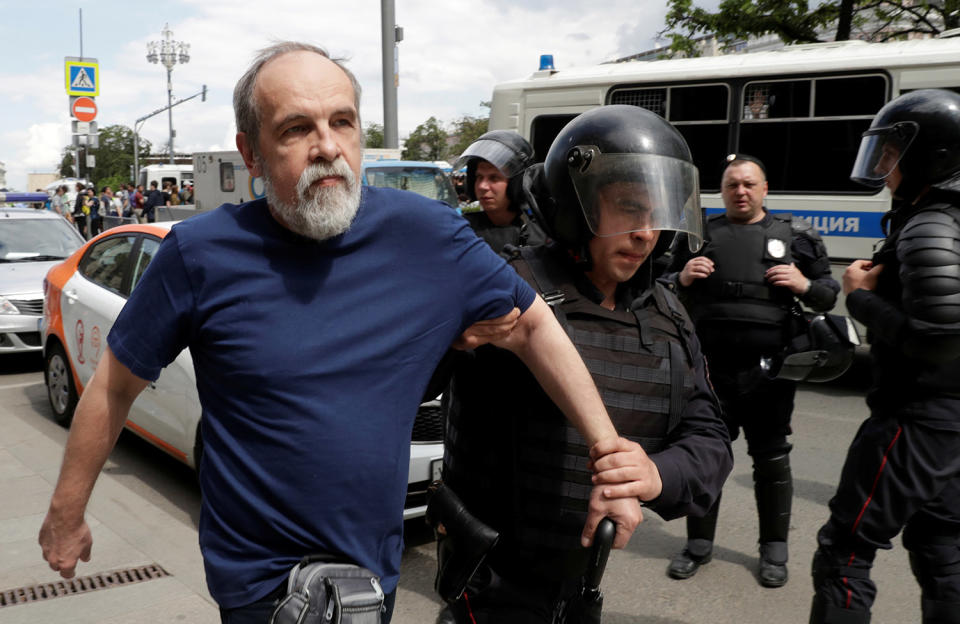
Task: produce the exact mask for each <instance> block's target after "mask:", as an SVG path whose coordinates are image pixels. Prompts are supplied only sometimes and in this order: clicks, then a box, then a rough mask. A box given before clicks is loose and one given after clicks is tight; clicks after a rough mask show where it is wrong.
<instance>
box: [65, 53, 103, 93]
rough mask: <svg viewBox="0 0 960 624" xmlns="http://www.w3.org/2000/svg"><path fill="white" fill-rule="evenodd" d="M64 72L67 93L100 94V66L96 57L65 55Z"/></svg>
mask: <svg viewBox="0 0 960 624" xmlns="http://www.w3.org/2000/svg"><path fill="white" fill-rule="evenodd" d="M64 73H65V75H66V80H67V95H93V96H96V95H100V68H99V65H98V63H97V60H96V59H89V58H85V59H83V60H81V59H78V58H72V57H67V59H66V60H65V65H64Z"/></svg>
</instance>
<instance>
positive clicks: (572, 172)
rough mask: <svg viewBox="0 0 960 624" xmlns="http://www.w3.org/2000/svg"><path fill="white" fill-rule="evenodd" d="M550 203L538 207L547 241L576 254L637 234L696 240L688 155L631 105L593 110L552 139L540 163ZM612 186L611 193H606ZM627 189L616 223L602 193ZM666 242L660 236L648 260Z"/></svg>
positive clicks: (695, 245)
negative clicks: (595, 241)
mask: <svg viewBox="0 0 960 624" xmlns="http://www.w3.org/2000/svg"><path fill="white" fill-rule="evenodd" d="M543 166H544V173H545V176H546V182H547V187H548V189H549V191H550V195H551V197H552V198H553V202H545V203H543V204H542V205H541V206H540V210H541V212H542V213H543V218H544V220H545V222H546V227H547V229H548V230H549V234H550V235H551V236H552V237H553V238H554V240H556V241H557V242H559V243H560V244H561V245H563V246H564V247H566V248H567V249H570V250H571V251H573V252H574V253H577V254H581V253H582V252H583V251H584V250H585V249H586V246H587V243H588V242H589V241H590V239H591V238H593V237H594V236H614V235H617V234H623V233H626V232H636V231H641V230H672V231H674V232H678V231H682V232H687V234H688V235H689V236H688V239H689V242H690V247H691V249H692V250H693V251H696V250H697V249H699V248H700V244H701V242H702V240H703V218H702V215H701V211H700V187H699V181H698V173H697V168H696V167H695V166H694V165H693V159H692V158H691V156H690V148H688V147H687V142H686V141H684V139H683V137H682V136H681V135H680V133H679V132H677V130H676V129H675V128H674V127H673V126H671V125H670V124H669V123H667V121H665V120H664V119H663V118H662V117H659V116H658V115H656V114H655V113H653V112H651V111H649V110H647V109H645V108H640V107H638V106H627V105H610V106H601V107H599V108H595V109H593V110H589V111H587V112H585V113H582V114H581V115H579V116H577V117H576V118H574V119H573V120H572V121H571V122H570V123H569V124H567V125H566V126H565V127H564V128H563V130H561V131H560V134H558V135H557V138H556V139H554V141H553V144H552V145H551V146H550V151H549V152H548V153H547V158H546V161H545V162H544V164H543ZM613 185H616V186H613ZM614 188H616V189H619V191H621V192H620V193H618V194H619V195H620V196H622V195H623V193H622V191H623V190H625V189H628V190H629V194H630V196H632V198H633V199H632V201H631V202H629V205H627V204H626V203H623V204H622V205H620V204H618V207H617V213H616V216H615V217H614V216H611V215H612V214H613V209H612V208H611V207H610V204H609V202H608V201H607V200H605V199H604V198H605V197H609V196H610V195H609V193H608V190H609V189H614ZM672 239H673V237H672V236H670V237H667V236H662V237H661V238H660V240H659V241H658V242H657V247H656V248H655V249H654V252H653V255H654V256H657V255H660V254H662V253H663V252H664V251H666V249H667V248H668V247H669V245H670V242H671V241H672Z"/></svg>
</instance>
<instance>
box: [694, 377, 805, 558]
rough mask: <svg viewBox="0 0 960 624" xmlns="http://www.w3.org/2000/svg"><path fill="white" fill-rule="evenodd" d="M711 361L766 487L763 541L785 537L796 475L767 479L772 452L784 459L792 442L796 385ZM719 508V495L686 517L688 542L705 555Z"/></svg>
mask: <svg viewBox="0 0 960 624" xmlns="http://www.w3.org/2000/svg"><path fill="white" fill-rule="evenodd" d="M758 359H759V358H758ZM708 363H709V365H710V374H711V378H712V380H713V385H714V389H715V390H716V392H717V397H718V398H719V399H720V405H721V407H722V408H723V415H722V416H723V420H724V423H726V425H727V430H728V431H729V432H730V439H731V440H735V439H737V437H739V435H740V431H741V430H743V436H744V438H746V440H747V453H748V454H749V455H750V456H751V457H752V458H753V461H754V468H755V469H754V480H755V482H756V484H757V487H758V492H761V494H758V497H757V506H758V512H759V513H760V516H761V517H760V529H761V531H760V532H761V539H760V541H761V542H765V541H786V538H787V536H786V532H787V529H786V527H785V526H782V525H784V524H786V525H789V517H790V507H791V505H790V499H791V496H792V492H793V490H792V481H790V479H789V477H788V476H787V477H784V476H782V475H781V476H778V477H776V478H775V479H774V480H773V481H772V482H770V483H767V481H769V479H767V478H766V473H767V472H768V471H767V470H765V469H763V468H764V466H765V462H768V460H770V459H772V458H777V457H782V459H781V460H780V461H781V462H785V461H786V458H785V457H783V456H786V455H788V454H789V453H790V450H791V449H792V448H793V447H792V446H791V445H790V443H789V442H787V436H789V435H790V434H791V433H792V429H791V428H790V418H791V416H792V415H793V403H794V397H795V395H796V392H797V385H796V383H794V382H792V381H787V380H782V379H767V378H764V377H762V376H760V375H759V371H756V370H753V371H742V370H741V371H738V370H737V369H735V368H731V367H726V366H723V363H722V362H721V363H720V364H721V365H720V366H716V365H715V364H714V362H713V361H712V360H710V361H708ZM758 467H759V468H760V470H757V468H758ZM786 470H787V471H789V468H786ZM758 479H759V480H758ZM719 513H720V498H719V497H718V498H717V501H716V502H715V503H714V504H713V507H711V508H710V511H709V512H707V514H706V516H704V517H695V516H688V517H687V548H688V550H690V552H692V553H693V554H694V555H697V556H704V555H706V554H708V553H709V552H710V551H711V550H712V548H713V541H714V536H715V534H716V528H717V517H718V515H719Z"/></svg>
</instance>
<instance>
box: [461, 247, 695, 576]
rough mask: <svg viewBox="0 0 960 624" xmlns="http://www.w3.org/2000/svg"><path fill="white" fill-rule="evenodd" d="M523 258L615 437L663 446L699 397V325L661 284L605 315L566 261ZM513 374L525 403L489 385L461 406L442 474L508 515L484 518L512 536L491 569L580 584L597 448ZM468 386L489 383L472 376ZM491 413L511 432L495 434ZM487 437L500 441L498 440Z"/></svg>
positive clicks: (528, 379) (531, 253)
mask: <svg viewBox="0 0 960 624" xmlns="http://www.w3.org/2000/svg"><path fill="white" fill-rule="evenodd" d="M520 251H521V253H522V255H523V261H518V262H516V263H515V268H517V271H518V273H520V275H521V276H522V277H523V278H524V279H526V280H527V281H528V282H529V283H530V284H531V285H532V286H534V288H536V289H537V290H538V292H540V293H541V295H542V296H543V297H544V299H545V300H547V301H548V303H550V304H551V307H552V309H553V311H554V313H555V315H556V316H557V318H558V320H559V321H560V323H561V325H562V326H563V327H564V329H565V331H566V332H567V333H568V335H569V336H570V338H571V340H572V342H573V343H574V344H575V345H576V347H577V350H578V351H579V352H580V355H581V357H582V358H583V361H584V363H585V364H586V366H587V368H588V370H589V371H590V373H591V375H592V377H593V380H594V382H595V384H596V385H597V389H598V390H599V392H600V396H601V398H602V399H603V402H604V405H605V406H606V408H607V412H608V413H609V415H610V418H611V420H612V421H613V424H614V426H615V427H616V429H617V431H618V433H620V435H622V436H624V437H627V438H630V439H631V440H634V441H636V442H637V443H639V444H640V445H642V446H643V448H644V450H645V451H647V452H648V453H655V452H656V451H658V450H660V449H661V448H663V446H664V445H665V441H666V438H667V436H668V434H669V433H670V431H671V430H672V429H673V427H674V426H676V423H677V422H678V421H679V419H680V415H681V413H682V411H683V408H684V406H685V405H686V403H687V401H688V399H689V396H690V394H691V393H692V391H693V374H694V369H693V363H692V361H691V356H690V347H689V337H690V336H691V335H692V334H693V324H692V323H691V322H690V320H689V318H687V316H686V314H685V313H684V312H683V308H682V306H681V305H680V304H679V302H678V301H677V300H676V298H675V297H674V295H673V294H672V293H670V292H669V291H668V290H667V289H666V288H664V287H663V286H660V285H655V286H653V287H652V288H650V289H648V290H647V291H646V292H645V293H644V294H643V295H642V296H641V297H639V298H638V299H637V301H636V302H635V304H634V306H632V307H633V308H634V309H633V310H632V311H626V310H606V309H605V308H602V307H601V306H599V305H598V304H596V303H594V302H592V301H590V300H589V299H587V298H585V297H584V296H583V295H581V294H580V293H579V292H578V291H577V289H576V287H575V286H574V285H573V283H571V281H570V279H569V277H568V276H566V275H563V274H561V272H560V271H559V270H558V269H559V268H562V267H565V266H567V265H566V264H565V263H563V262H562V261H558V258H559V256H551V253H552V252H551V251H550V250H548V249H546V248H543V247H538V248H532V247H527V248H524V249H522V250H520ZM545 256H549V257H545ZM544 260H546V261H544ZM481 350H483V348H481V349H478V350H477V358H478V359H479V358H481V353H480V351H481ZM490 351H499V353H498V354H494V353H486V354H484V355H483V356H482V357H484V358H486V357H492V356H494V355H501V356H504V355H505V356H509V358H511V359H512V360H513V361H514V362H516V363H519V360H517V359H516V358H515V357H514V356H513V355H512V354H509V353H508V352H505V351H500V350H494V349H491V350H490ZM504 364H505V362H503V361H500V362H495V361H492V360H491V361H488V362H486V364H485V366H484V367H482V370H487V371H489V370H490V366H497V367H498V368H500V372H503V371H504V368H503V366H504ZM517 368H519V369H520V370H517ZM480 370H481V367H478V369H477V371H475V372H480ZM508 374H509V375H515V376H516V378H518V379H520V380H522V382H523V383H522V385H525V388H524V390H523V391H524V394H525V396H524V397H520V396H516V395H515V394H514V393H513V392H516V390H514V391H513V392H511V393H502V392H500V391H499V389H498V386H486V387H485V388H484V389H483V390H482V391H471V390H467V392H466V393H463V392H460V393H459V394H460V396H459V397H457V396H455V397H454V398H453V401H452V404H451V410H450V412H449V416H450V417H449V421H448V439H447V442H448V446H447V447H446V466H445V468H446V472H445V475H444V478H445V480H446V481H447V482H448V484H450V485H451V486H452V487H453V488H454V490H455V491H457V492H458V494H460V495H461V497H462V498H464V501H465V503H466V504H467V507H468V508H470V509H471V511H473V512H474V513H477V514H478V515H480V516H484V515H485V514H486V510H484V509H479V508H475V505H479V504H483V503H484V502H485V503H486V504H487V505H490V506H492V507H495V508H497V509H499V510H500V513H499V514H498V513H497V512H492V513H490V514H487V515H486V518H484V519H485V520H487V521H489V522H490V523H491V524H493V526H494V527H495V528H497V529H499V530H500V531H501V532H502V533H503V537H502V540H503V542H502V544H503V546H502V547H499V548H498V551H499V555H498V553H497V552H495V553H494V554H493V555H492V561H496V560H497V559H498V558H500V559H501V560H503V561H504V563H505V564H506V565H507V566H508V567H509V566H511V565H515V564H516V563H517V562H518V561H524V566H525V567H527V572H528V573H529V572H530V568H529V566H533V568H534V569H535V570H536V571H537V573H538V574H540V575H547V576H548V577H550V578H572V577H575V576H576V575H578V574H580V573H582V570H583V566H584V565H585V562H586V557H587V554H588V553H587V551H586V550H585V549H583V548H581V547H580V541H579V540H580V532H581V531H582V529H583V523H584V521H585V520H586V512H587V504H588V501H589V497H590V493H591V491H592V488H593V486H592V483H591V472H590V471H589V469H588V468H587V462H588V459H589V457H588V451H589V449H588V448H587V446H586V443H585V442H584V440H583V439H582V438H581V437H580V434H579V433H578V432H577V431H576V429H574V428H573V427H572V426H571V425H570V424H569V423H568V422H567V420H566V419H565V418H564V416H563V414H562V413H561V412H560V410H559V409H557V407H556V406H555V405H554V404H553V403H552V401H550V399H549V398H548V397H547V396H546V394H544V393H543V391H542V390H541V389H540V387H539V384H537V382H536V380H535V379H534V378H533V376H532V375H531V374H530V373H529V372H528V371H527V370H526V368H525V367H523V366H522V365H520V366H519V367H516V366H515V367H511V368H510V369H509V372H508ZM501 376H502V375H501ZM464 382H467V377H466V376H465V375H461V374H458V375H457V377H456V380H455V383H454V386H455V388H454V394H455V395H456V394H458V390H463V389H464V388H463V384H464ZM467 383H470V384H471V385H473V384H477V383H485V380H481V378H480V377H472V378H470V380H469V382H467ZM502 385H505V386H508V387H510V385H511V384H510V383H509V382H504V383H503V384H502ZM501 387H502V386H501ZM484 394H485V395H486V397H490V396H491V395H493V397H494V401H492V402H491V401H489V400H487V401H484V402H485V403H486V406H485V407H482V408H481V409H484V410H488V411H484V412H480V411H477V410H476V409H475V405H471V404H470V403H467V401H468V400H470V398H473V399H476V398H478V397H479V396H480V395H484ZM468 397H469V398H468ZM508 397H509V398H508ZM491 403H499V405H497V406H494V405H492V404H491ZM491 417H492V418H494V419H496V420H497V422H498V423H499V425H500V426H502V427H503V429H500V428H499V426H491V424H492V423H491ZM478 422H479V423H481V426H480V427H478V426H477V423H478ZM480 428H483V429H485V430H486V431H487V432H489V433H488V434H487V436H486V438H487V439H488V440H489V445H488V444H487V443H486V442H480V441H479V440H477V439H476V438H475V437H474V436H473V435H468V434H467V432H468V431H470V432H475V431H477V430H478V429H480ZM490 433H493V437H494V438H495V439H492V440H490V439H489V438H490V437H491V436H490ZM478 447H479V448H478ZM488 477H492V478H488ZM498 479H502V480H498ZM473 489H480V490H485V491H486V495H485V496H483V497H474V496H473V494H472V492H471V490H473ZM480 498H484V499H486V500H485V501H481V500H479V499H480ZM468 499H470V500H468ZM498 515H499V517H497V516H498ZM502 567H503V566H502V565H501V566H500V568H502Z"/></svg>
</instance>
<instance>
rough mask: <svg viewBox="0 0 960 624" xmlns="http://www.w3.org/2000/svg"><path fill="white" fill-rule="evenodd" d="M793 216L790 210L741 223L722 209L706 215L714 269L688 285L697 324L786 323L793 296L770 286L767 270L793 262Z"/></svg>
mask: <svg viewBox="0 0 960 624" xmlns="http://www.w3.org/2000/svg"><path fill="white" fill-rule="evenodd" d="M790 221H791V216H790V215H776V216H774V217H773V218H771V219H765V220H764V221H761V222H759V223H751V224H748V225H740V224H736V223H731V222H730V221H728V220H727V218H726V216H725V215H722V214H721V215H716V216H713V217H711V218H710V219H708V220H707V232H706V236H707V238H706V242H705V246H704V251H703V255H704V256H706V257H708V258H710V259H711V260H713V263H714V271H713V273H711V274H710V276H709V277H707V278H705V279H701V280H696V281H695V282H694V283H693V284H692V285H691V286H690V288H689V296H690V306H689V307H690V311H691V314H692V315H693V317H694V320H695V321H696V323H697V324H698V325H699V324H700V322H701V321H721V322H722V321H737V322H743V323H759V324H764V325H775V326H777V327H780V326H782V325H783V324H784V322H785V321H786V320H787V316H788V314H789V311H790V308H791V306H792V305H793V295H792V293H791V292H790V291H789V290H788V289H786V288H783V287H778V286H771V285H770V283H769V282H767V280H766V279H765V278H764V273H766V271H767V269H769V268H770V267H772V266H775V265H777V264H790V263H791V262H793V254H792V252H791V250H790V244H791V241H792V240H793V232H792V231H791V227H790Z"/></svg>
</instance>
